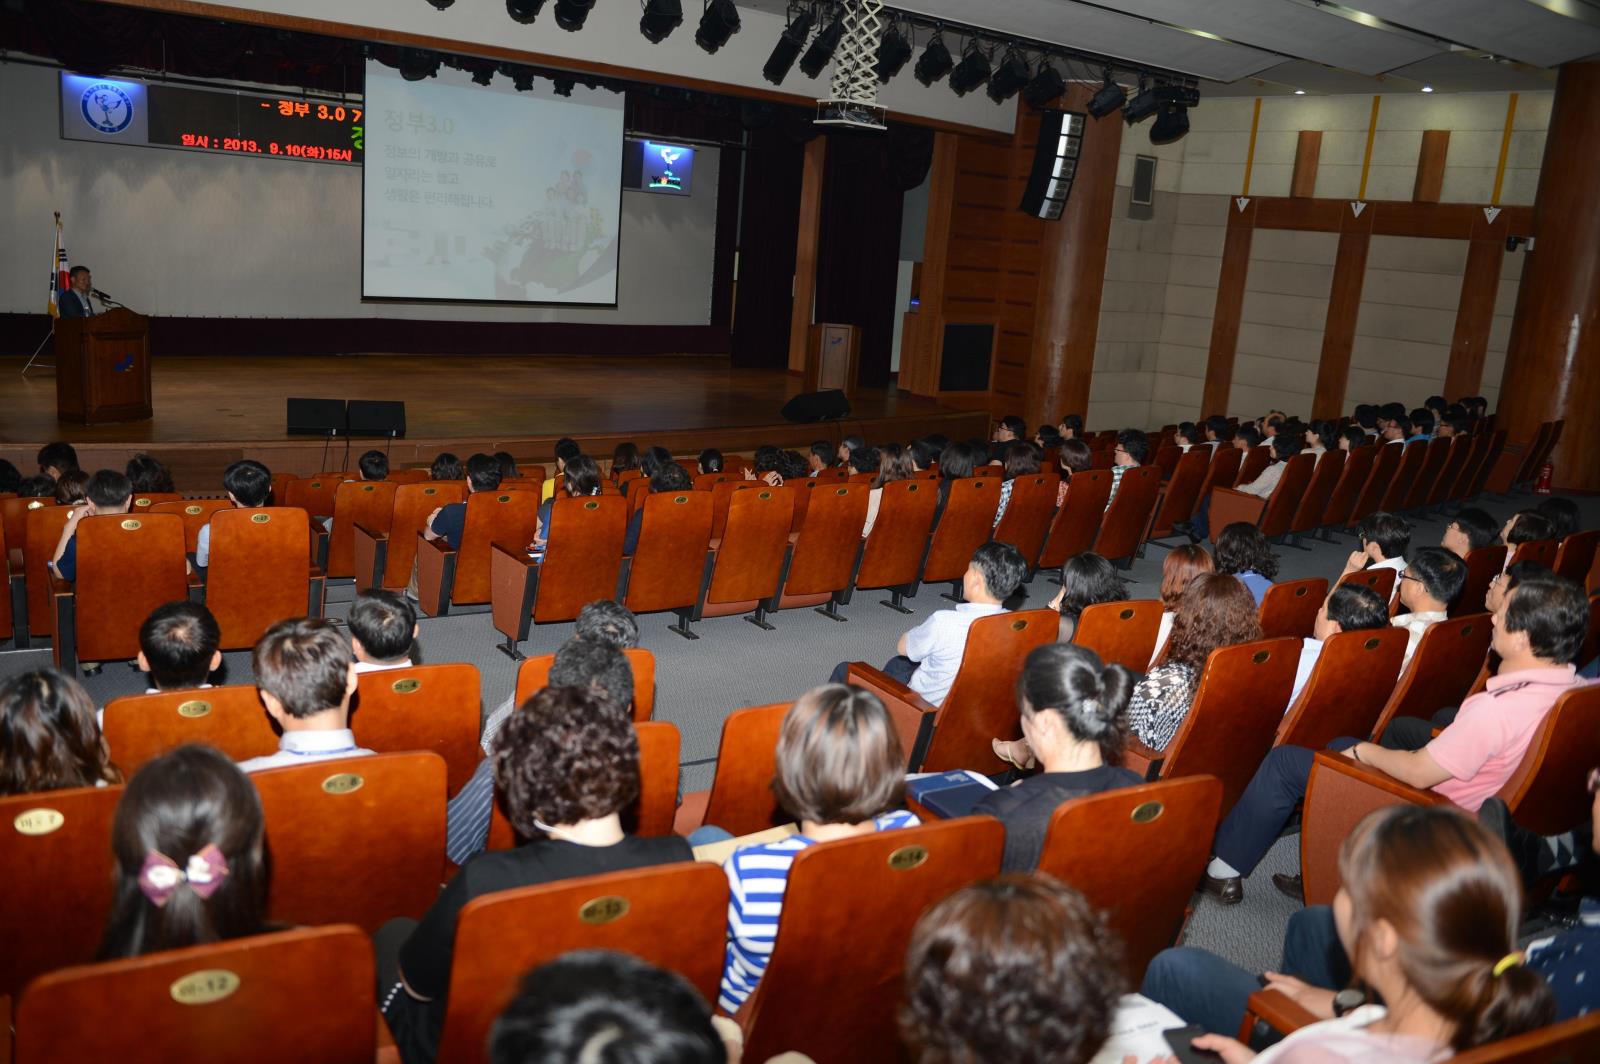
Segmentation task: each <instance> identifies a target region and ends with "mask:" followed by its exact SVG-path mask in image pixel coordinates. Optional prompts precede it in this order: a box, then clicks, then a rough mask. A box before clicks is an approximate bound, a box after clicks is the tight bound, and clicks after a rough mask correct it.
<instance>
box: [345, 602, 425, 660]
mask: <svg viewBox="0 0 1600 1064" xmlns="http://www.w3.org/2000/svg"><path fill="white" fill-rule="evenodd" d="M349 624H350V652H351V653H352V654H353V655H355V663H356V664H355V667H356V672H357V673H363V672H382V671H384V670H386V669H404V668H407V667H409V666H410V665H411V664H412V662H411V648H412V646H413V645H414V644H415V643H416V639H417V633H418V632H419V631H421V626H420V625H419V624H418V623H417V608H416V606H414V605H412V602H411V600H410V599H408V598H406V597H405V596H404V595H401V594H398V593H396V592H394V591H384V590H383V589H381V588H373V589H371V590H368V591H363V592H361V593H360V594H358V595H357V596H356V601H355V604H354V605H352V606H351V607H350V621H349Z"/></svg>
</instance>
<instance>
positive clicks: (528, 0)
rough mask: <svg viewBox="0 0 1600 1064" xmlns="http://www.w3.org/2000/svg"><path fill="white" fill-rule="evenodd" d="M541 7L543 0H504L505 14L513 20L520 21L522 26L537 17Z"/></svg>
mask: <svg viewBox="0 0 1600 1064" xmlns="http://www.w3.org/2000/svg"><path fill="white" fill-rule="evenodd" d="M543 7H544V0H506V14H508V15H510V16H511V20H512V21H513V22H520V23H522V24H523V25H524V26H526V25H528V24H529V23H530V22H532V21H533V20H534V19H536V18H538V17H539V11H540V10H541V9H542V8H543Z"/></svg>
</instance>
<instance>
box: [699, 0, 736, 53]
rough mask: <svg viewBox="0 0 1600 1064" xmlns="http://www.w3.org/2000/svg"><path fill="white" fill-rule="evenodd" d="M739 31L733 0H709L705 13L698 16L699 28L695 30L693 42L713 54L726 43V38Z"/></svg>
mask: <svg viewBox="0 0 1600 1064" xmlns="http://www.w3.org/2000/svg"><path fill="white" fill-rule="evenodd" d="M738 32H739V9H738V8H736V7H734V6H733V0H709V2H708V3H707V4H706V10H705V14H703V15H701V16H700V28H699V29H697V30H696V31H695V34H694V43H695V44H698V45H699V46H700V47H701V48H704V49H705V50H706V51H707V52H709V53H712V54H715V52H716V50H717V49H718V48H721V47H722V46H723V45H725V44H727V43H728V38H729V37H732V36H733V35H734V34H735V33H738Z"/></svg>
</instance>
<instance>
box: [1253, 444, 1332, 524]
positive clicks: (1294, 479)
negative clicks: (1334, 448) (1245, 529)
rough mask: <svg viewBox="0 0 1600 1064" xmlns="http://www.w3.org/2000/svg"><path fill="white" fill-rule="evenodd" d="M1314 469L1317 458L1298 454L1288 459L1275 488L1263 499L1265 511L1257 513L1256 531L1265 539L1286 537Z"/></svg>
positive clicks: (1309, 483)
mask: <svg viewBox="0 0 1600 1064" xmlns="http://www.w3.org/2000/svg"><path fill="white" fill-rule="evenodd" d="M1316 466H1317V456H1316V455H1314V454H1306V453H1304V452H1301V453H1300V454H1297V455H1295V456H1294V457H1293V458H1290V459H1289V462H1288V464H1287V465H1286V466H1284V469H1283V474H1282V475H1281V476H1280V477H1279V478H1278V486H1277V487H1275V488H1273V489H1272V494H1271V495H1269V496H1267V505H1266V509H1264V510H1263V511H1262V512H1261V520H1260V522H1258V524H1257V527H1258V528H1260V529H1261V534H1262V535H1263V536H1266V537H1267V538H1268V539H1277V538H1278V537H1279V536H1282V535H1286V534H1287V533H1288V531H1289V525H1290V524H1291V523H1292V522H1293V520H1294V515H1295V510H1296V508H1297V507H1298V506H1299V505H1300V500H1301V499H1302V498H1304V497H1305V494H1306V489H1307V488H1309V487H1310V486H1311V477H1312V474H1313V472H1315V470H1316Z"/></svg>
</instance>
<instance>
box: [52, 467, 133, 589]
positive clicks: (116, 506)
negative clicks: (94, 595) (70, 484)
mask: <svg viewBox="0 0 1600 1064" xmlns="http://www.w3.org/2000/svg"><path fill="white" fill-rule="evenodd" d="M132 502H133V484H132V483H130V482H129V480H128V478H127V477H125V476H123V475H122V474H121V473H118V472H117V471H116V470H115V469H102V470H100V471H99V472H98V473H96V474H95V475H94V476H92V477H90V478H89V487H88V495H87V497H86V499H85V500H84V502H83V505H81V506H76V507H74V508H73V510H72V516H71V517H69V518H67V523H66V525H65V527H63V528H62V529H61V539H60V540H58V541H57V542H56V550H55V554H53V555H52V556H51V558H50V565H51V567H52V568H53V569H55V571H56V575H57V576H59V577H61V579H63V580H66V581H68V582H69V583H71V582H76V581H77V579H78V522H79V521H82V520H83V519H84V518H85V517H99V516H101V515H106V514H125V513H127V512H128V508H129V506H130V505H131V504H132Z"/></svg>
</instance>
